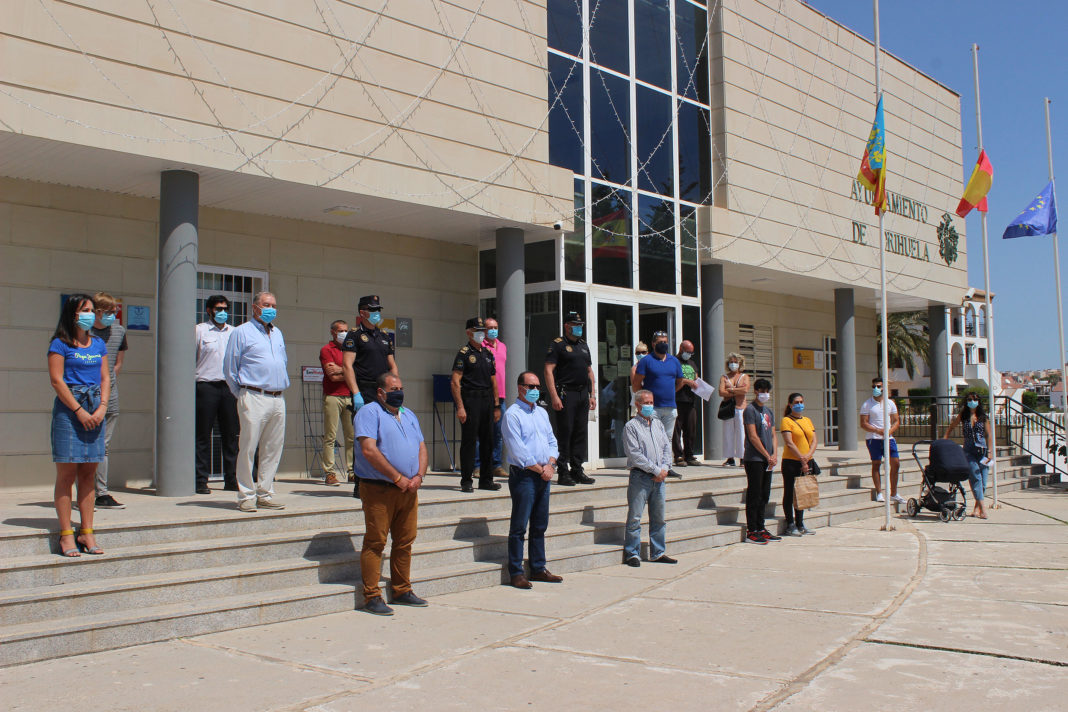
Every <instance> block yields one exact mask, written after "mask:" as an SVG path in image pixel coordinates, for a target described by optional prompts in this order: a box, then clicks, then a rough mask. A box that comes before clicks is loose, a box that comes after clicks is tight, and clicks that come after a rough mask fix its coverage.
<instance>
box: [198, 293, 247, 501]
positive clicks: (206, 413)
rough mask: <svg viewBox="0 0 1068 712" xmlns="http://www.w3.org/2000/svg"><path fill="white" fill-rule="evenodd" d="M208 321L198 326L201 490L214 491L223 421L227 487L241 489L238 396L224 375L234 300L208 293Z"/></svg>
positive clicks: (224, 486) (199, 492)
mask: <svg viewBox="0 0 1068 712" xmlns="http://www.w3.org/2000/svg"><path fill="white" fill-rule="evenodd" d="M204 316H205V317H206V319H205V321H203V322H201V323H200V324H197V326H196V339H197V368H196V381H197V385H196V389H197V390H196V448H197V457H196V478H197V479H196V481H197V494H211V489H210V488H209V487H208V477H209V476H210V475H211V431H212V428H213V427H214V425H215V421H216V420H218V422H219V435H220V438H219V439H220V441H221V445H222V461H223V489H226V490H230V491H231V492H236V491H237V437H238V433H240V431H241V426H240V424H239V422H238V418H237V399H236V398H234V394H233V393H231V392H230V389H229V387H227V385H226V377H225V376H223V355H224V354H225V353H226V344H227V342H229V341H230V334H232V333H233V331H234V327H233V326H231V325H230V323H229V321H230V301H229V300H228V299H227V298H226V297H224V296H223V295H221V294H215V295H213V296H210V297H208V301H207V302H205V304H204Z"/></svg>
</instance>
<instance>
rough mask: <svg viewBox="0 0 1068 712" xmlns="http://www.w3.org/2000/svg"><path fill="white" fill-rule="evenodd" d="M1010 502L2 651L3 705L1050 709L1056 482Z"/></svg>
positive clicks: (1063, 544)
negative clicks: (377, 608) (185, 631)
mask: <svg viewBox="0 0 1068 712" xmlns="http://www.w3.org/2000/svg"><path fill="white" fill-rule="evenodd" d="M1002 502H1003V506H1002V508H1001V509H999V510H996V511H995V512H993V514H992V516H991V519H990V520H988V521H979V520H973V519H971V518H969V519H968V520H966V521H964V522H951V523H942V522H939V521H937V519H936V518H934V517H933V516H922V517H921V518H919V519H917V520H905V519H898V520H896V522H895V523H896V525H897V529H896V530H895V531H893V532H882V531H879V526H880V524H881V520H869V521H864V522H858V523H855V524H851V525H846V526H841V527H833V528H828V529H821V530H819V533H818V534H817V535H816V536H811V537H804V538H800V539H793V538H787V539H784V541H782V542H780V543H776V544H770V545H767V546H753V545H746V544H738V545H734V546H731V547H727V548H721V549H716V550H711V551H705V552H698V553H693V554H683V555H681V556H680V557H679V559H680V563H679V564H678V565H676V566H670V565H663V564H649V563H643V564H642V566H641V567H640V568H638V569H632V568H629V567H625V566H612V567H607V568H603V569H597V570H594V571H588V572H583V573H577V574H570V575H568V576H567V577H566V580H565V581H564V583H562V584H558V585H551V584H535V588H534V589H533V590H531V591H519V590H516V589H512V588H509V587H494V588H490V589H480V590H475V591H466V592H462V593H455V594H450V595H446V596H439V597H436V598H434V599H432V601H431V606H430V607H429V608H425V609H405V608H402V607H397V614H396V615H395V616H394V617H393V618H378V617H375V616H371V615H368V614H365V613H362V612H358V611H354V612H351V613H341V614H334V615H327V616H320V617H316V618H310V619H304V620H295V621H289V622H284V623H277V624H271V625H265V626H260V627H256V628H245V629H240V630H233V631H228V632H223V633H216V634H212V635H205V636H200V637H196V638H188V639H180V640H175V641H169V642H163V643H155V644H151V645H144V646H139V647H134V648H127V649H124V650H117V651H111V652H105V653H96V654H92V655H85V656H80V657H74V658H66V659H59V660H51V661H47V662H43V663H35V664H30V665H23V666H18V667H13V668H6V669H2V670H0V687H2V688H3V690H4V699H5V707H6V708H7V709H10V710H31V709H32V710H38V709H42V708H47V707H57V708H58V707H60V706H63V707H70V708H73V709H78V710H79V712H93V711H94V710H101V711H102V712H103V711H107V712H116V711H118V710H135V709H136V710H189V709H205V708H218V707H223V706H225V707H226V709H227V712H241V711H243V710H317V711H318V710H322V711H327V710H329V711H330V712H342V711H345V710H368V709H397V710H404V709H412V710H415V709H428V710H429V709H433V710H450V709H457V710H459V709H464V710H469V709H472V708H474V709H506V710H511V709H527V710H529V709H553V710H556V709H560V708H564V709H575V708H579V707H596V708H600V709H639V708H648V707H654V706H655V707H658V708H663V707H665V706H669V707H671V708H673V709H679V710H689V709H693V710H709V709H714V710H719V709H722V710H736V709H739V710H741V709H754V710H772V709H774V710H813V709H821V710H844V709H850V708H856V707H858V706H862V707H863V708H864V709H867V710H923V711H924V712H927V711H928V710H930V709H932V708H936V709H939V710H940V711H942V710H969V712H970V711H971V710H975V709H994V710H1001V709H1006V710H1007V709H1028V710H1029V712H1037V711H1039V710H1061V709H1064V699H1065V696H1066V695H1068V670H1066V669H1065V668H1066V666H1068V489H1065V488H1064V487H1063V486H1051V487H1045V488H1042V489H1040V490H1027V491H1022V492H1014V493H1012V494H1009V495H1006V496H1004V497H1002ZM549 555H550V562H551V559H552V552H551V551H550V552H549ZM550 568H551V563H550Z"/></svg>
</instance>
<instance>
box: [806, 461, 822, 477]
mask: <svg viewBox="0 0 1068 712" xmlns="http://www.w3.org/2000/svg"><path fill="white" fill-rule="evenodd" d="M808 474H810V475H818V474H820V466H819V463H817V462H816V461H815V460H809V461H808Z"/></svg>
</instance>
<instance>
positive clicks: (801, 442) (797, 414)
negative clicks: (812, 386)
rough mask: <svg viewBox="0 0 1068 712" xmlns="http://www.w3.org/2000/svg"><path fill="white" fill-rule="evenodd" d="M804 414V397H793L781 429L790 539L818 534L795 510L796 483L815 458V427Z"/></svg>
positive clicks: (784, 500) (784, 506)
mask: <svg viewBox="0 0 1068 712" xmlns="http://www.w3.org/2000/svg"><path fill="white" fill-rule="evenodd" d="M804 412H805V397H804V396H803V395H801V394H800V393H791V394H790V397H789V398H787V399H786V412H785V413H784V414H783V417H782V423H781V424H780V425H779V430H781V431H782V439H783V443H784V444H785V447H783V451H782V511H783V515H784V516H785V517H786V535H787V536H802V535H804V534H815V533H816V532H814V531H812V530H811V529H808V528H807V527H805V522H804V517H805V512H804V510H801V509H797V508H795V507H794V480H795V479H797V478H798V477H800V476H801V475H807V474H808V463H809V461H810V460H811V459H812V456H813V455H814V454H816V426H814V425H813V424H812V420H811V419H809V418H807V417H805V416H804V415H802V413H804Z"/></svg>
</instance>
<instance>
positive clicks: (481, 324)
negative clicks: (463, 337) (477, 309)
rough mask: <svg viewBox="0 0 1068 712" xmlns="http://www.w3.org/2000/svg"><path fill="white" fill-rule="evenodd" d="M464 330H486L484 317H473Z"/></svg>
mask: <svg viewBox="0 0 1068 712" xmlns="http://www.w3.org/2000/svg"><path fill="white" fill-rule="evenodd" d="M464 328H466V329H485V328H486V322H485V321H483V320H482V317H480V316H476V317H472V318H471V319H468V320H467V326H466V327H464Z"/></svg>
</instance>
